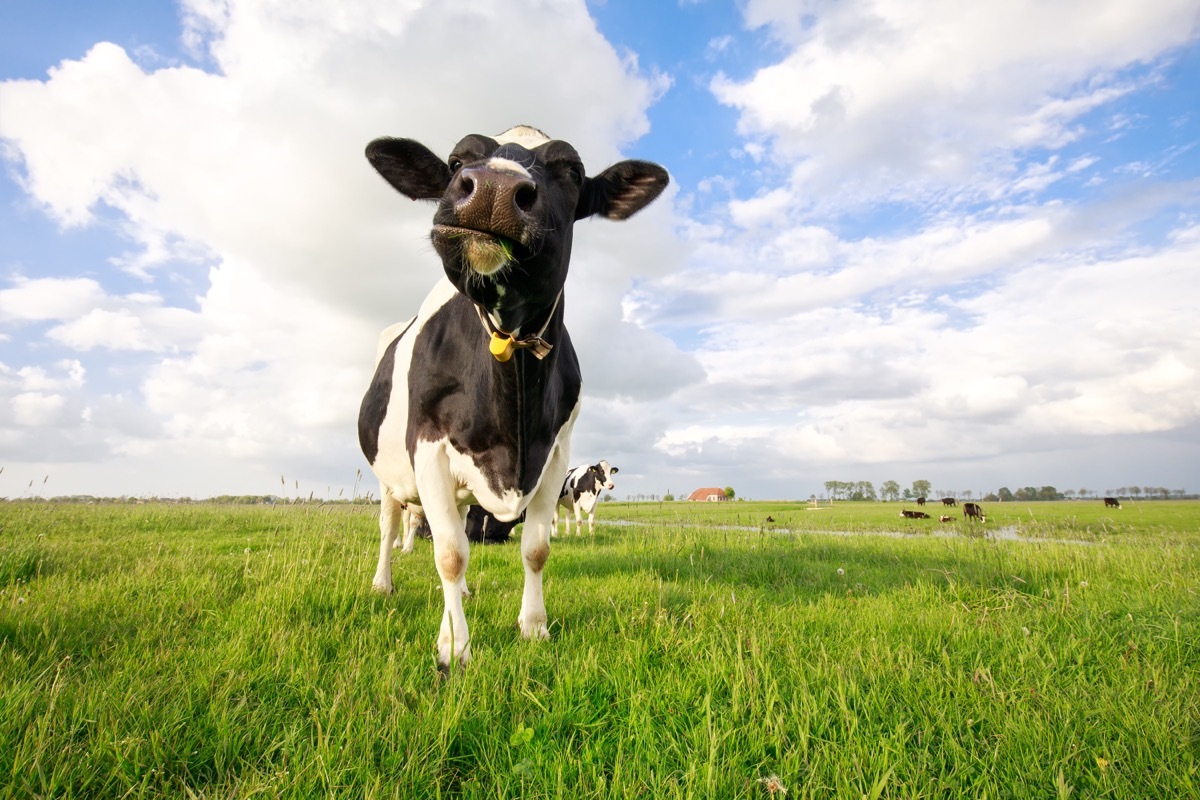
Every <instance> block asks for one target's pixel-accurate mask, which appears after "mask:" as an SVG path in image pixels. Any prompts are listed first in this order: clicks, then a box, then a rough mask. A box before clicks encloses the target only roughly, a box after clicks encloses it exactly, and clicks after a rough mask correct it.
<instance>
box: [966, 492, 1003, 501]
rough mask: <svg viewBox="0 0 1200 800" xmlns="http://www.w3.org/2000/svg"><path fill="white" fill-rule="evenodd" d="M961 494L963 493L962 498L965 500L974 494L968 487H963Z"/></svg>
mask: <svg viewBox="0 0 1200 800" xmlns="http://www.w3.org/2000/svg"><path fill="white" fill-rule="evenodd" d="M962 495H963V498H964V499H966V500H970V499H971V498H972V497H973V496H974V495H975V493H974V492H972V491H971V490H970V489H963V493H962ZM992 502H993V503H994V502H996V501H995V500H993V501H992Z"/></svg>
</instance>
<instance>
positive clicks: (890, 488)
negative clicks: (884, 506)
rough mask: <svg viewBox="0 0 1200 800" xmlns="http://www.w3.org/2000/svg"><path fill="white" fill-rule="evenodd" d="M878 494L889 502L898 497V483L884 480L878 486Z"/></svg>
mask: <svg viewBox="0 0 1200 800" xmlns="http://www.w3.org/2000/svg"><path fill="white" fill-rule="evenodd" d="M879 496H880V497H881V498H883V499H884V500H886V501H888V502H889V503H894V502H895V501H897V500H899V499H900V484H898V483H896V482H895V481H884V482H883V484H882V485H880V487H879Z"/></svg>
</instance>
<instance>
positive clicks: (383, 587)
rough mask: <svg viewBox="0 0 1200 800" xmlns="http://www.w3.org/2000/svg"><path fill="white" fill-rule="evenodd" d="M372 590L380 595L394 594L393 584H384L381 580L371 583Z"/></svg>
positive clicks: (389, 582) (388, 582)
mask: <svg viewBox="0 0 1200 800" xmlns="http://www.w3.org/2000/svg"><path fill="white" fill-rule="evenodd" d="M371 589H372V590H373V591H376V592H378V593H379V594H391V593H392V582H391V581H387V582H384V581H381V580H379V579H376V580H374V581H372V582H371Z"/></svg>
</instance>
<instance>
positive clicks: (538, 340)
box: [475, 289, 562, 363]
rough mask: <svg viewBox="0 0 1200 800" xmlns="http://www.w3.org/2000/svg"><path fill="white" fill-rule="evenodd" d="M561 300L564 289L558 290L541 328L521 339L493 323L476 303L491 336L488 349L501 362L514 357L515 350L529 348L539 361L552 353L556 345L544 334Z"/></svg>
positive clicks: (484, 326)
mask: <svg viewBox="0 0 1200 800" xmlns="http://www.w3.org/2000/svg"><path fill="white" fill-rule="evenodd" d="M560 300H562V289H559V290H558V295H557V296H556V297H555V298H554V305H553V306H551V307H550V314H549V316H547V317H546V323H545V324H544V325H542V328H541V330H539V331H538V332H537V333H536V334H534V335H533V336H522V337H521V338H520V339H517V338H514V337H513V335H512V334H511V333H506V332H505V331H502V330H500V329H499V328H497V327H496V326H495V325H493V324H492V320H491V318H489V317H488V315H487V312H485V311H484V310H483V308H482V307H481V306H480V305H479V304H478V303H476V304H475V311H476V312H477V313H478V314H479V321H480V322H482V323H483V329H484V331H485V332H487V333H488V334H489V335H490V336H491V341H490V342H488V351H489V352H490V353H491V354H492V356H493V357H494V358H495V359H496V360H497V361H499V362H500V363H504V362H505V361H508V360H509V359H510V358H512V354H513V351H514V350H528V351H529V352H531V353H533V354H534V355H535V356H536V357H537V359H538V360H539V361H541V360H542V359H543V358H545V357H546V356H548V355H550V351H551V350H553V349H554V345H552V344H550V343H549V342H547V341H546V340H545V339H543V338H542V335H543V334H545V333H546V329H547V328H549V327H550V320H552V319H554V312H555V311H557V310H558V303H559V301H560Z"/></svg>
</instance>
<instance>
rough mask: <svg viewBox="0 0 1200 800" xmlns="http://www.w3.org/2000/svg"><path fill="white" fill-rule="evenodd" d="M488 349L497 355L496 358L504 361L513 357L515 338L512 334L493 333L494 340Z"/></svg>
mask: <svg viewBox="0 0 1200 800" xmlns="http://www.w3.org/2000/svg"><path fill="white" fill-rule="evenodd" d="M488 350H490V351H491V353H492V355H493V356H495V358H496V360H497V361H499V362H501V363H504V362H505V361H508V360H509V359H510V358H512V354H513V340H512V337H511V336H500V335H499V334H497V333H495V332H493V333H492V341H491V342H490V343H489V344H488Z"/></svg>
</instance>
